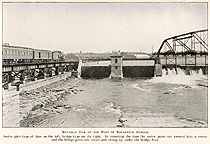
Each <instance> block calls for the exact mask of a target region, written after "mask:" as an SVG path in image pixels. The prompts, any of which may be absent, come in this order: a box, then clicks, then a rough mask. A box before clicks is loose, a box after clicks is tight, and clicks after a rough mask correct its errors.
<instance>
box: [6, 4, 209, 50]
mask: <svg viewBox="0 0 210 144" xmlns="http://www.w3.org/2000/svg"><path fill="white" fill-rule="evenodd" d="M206 28H207V4H206V3H4V4H3V42H4V43H9V44H10V45H19V46H28V47H32V48H40V49H49V50H62V51H64V52H65V53H69V52H79V51H80V50H81V51H82V52H108V51H113V50H121V51H144V52H151V51H152V47H153V48H154V51H157V50H158V49H159V47H160V45H161V43H162V41H163V40H164V39H166V38H167V37H171V36H174V35H178V34H182V33H186V32H191V31H195V30H201V29H206Z"/></svg>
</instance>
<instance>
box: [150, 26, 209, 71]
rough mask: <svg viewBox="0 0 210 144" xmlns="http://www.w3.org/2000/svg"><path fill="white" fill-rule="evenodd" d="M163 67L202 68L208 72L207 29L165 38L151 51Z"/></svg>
mask: <svg viewBox="0 0 210 144" xmlns="http://www.w3.org/2000/svg"><path fill="white" fill-rule="evenodd" d="M153 57H156V58H157V59H158V63H161V64H162V67H163V68H175V69H176V68H177V67H180V68H183V69H186V70H187V69H194V70H198V69H200V68H201V69H202V70H203V73H204V74H207V73H208V30H207V29H205V30H199V31H193V32H189V33H185V34H181V35H177V36H173V37H170V38H167V39H165V40H164V41H163V42H162V44H161V46H160V48H159V50H158V52H157V53H153Z"/></svg>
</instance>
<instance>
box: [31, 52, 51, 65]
mask: <svg viewBox="0 0 210 144" xmlns="http://www.w3.org/2000/svg"><path fill="white" fill-rule="evenodd" d="M33 59H34V60H42V61H46V62H47V60H51V59H52V52H51V51H49V50H40V49H33Z"/></svg>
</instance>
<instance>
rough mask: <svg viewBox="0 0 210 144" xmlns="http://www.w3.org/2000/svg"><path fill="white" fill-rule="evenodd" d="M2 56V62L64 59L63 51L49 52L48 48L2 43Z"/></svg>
mask: <svg viewBox="0 0 210 144" xmlns="http://www.w3.org/2000/svg"><path fill="white" fill-rule="evenodd" d="M2 57H3V63H31V62H51V61H58V60H64V59H65V57H64V53H63V52H61V51H54V52H51V51H49V50H41V49H33V48H27V47H20V46H9V44H3V48H2Z"/></svg>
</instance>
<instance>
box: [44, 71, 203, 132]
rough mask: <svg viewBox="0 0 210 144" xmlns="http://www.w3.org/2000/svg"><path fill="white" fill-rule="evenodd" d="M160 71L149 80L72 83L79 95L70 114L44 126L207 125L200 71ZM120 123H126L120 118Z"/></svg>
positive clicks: (70, 101) (72, 98)
mask: <svg viewBox="0 0 210 144" xmlns="http://www.w3.org/2000/svg"><path fill="white" fill-rule="evenodd" d="M190 74H191V75H186V74H185V71H183V70H181V69H178V70H177V72H176V71H175V70H170V69H167V71H166V70H163V76H162V77H154V78H149V79H143V78H142V79H131V78H123V79H121V80H116V79H110V78H105V79H82V78H79V79H75V80H74V83H75V84H76V85H77V87H78V89H80V90H81V92H79V93H77V94H75V95H70V96H69V98H68V100H67V101H65V102H66V103H68V104H69V105H71V106H72V109H71V111H69V112H67V113H62V114H58V115H55V116H54V117H52V118H51V119H50V120H46V122H45V123H43V126H45V127H81V128H84V127H105V128H106V127H207V87H205V86H199V85H198V84H203V85H207V77H206V76H204V75H203V74H202V71H201V70H199V71H198V72H195V71H191V72H190ZM121 119H124V120H126V121H125V122H121V121H120V120H121Z"/></svg>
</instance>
